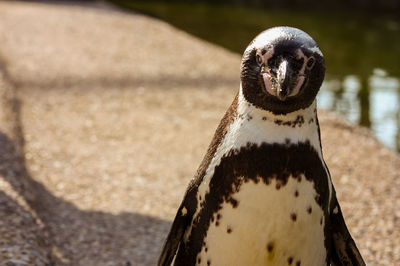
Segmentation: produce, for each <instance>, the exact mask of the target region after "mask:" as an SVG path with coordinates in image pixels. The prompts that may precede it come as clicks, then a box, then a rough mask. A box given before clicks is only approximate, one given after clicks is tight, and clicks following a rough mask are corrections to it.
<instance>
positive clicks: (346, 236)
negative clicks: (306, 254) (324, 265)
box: [330, 201, 365, 266]
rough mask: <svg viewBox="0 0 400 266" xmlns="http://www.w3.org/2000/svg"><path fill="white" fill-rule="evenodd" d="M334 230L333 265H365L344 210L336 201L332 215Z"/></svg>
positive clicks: (332, 228) (332, 227)
mask: <svg viewBox="0 0 400 266" xmlns="http://www.w3.org/2000/svg"><path fill="white" fill-rule="evenodd" d="M330 223H331V230H332V241H333V245H332V246H333V248H332V262H331V265H332V266H341V265H343V266H365V262H364V260H363V258H362V256H361V254H360V251H358V248H357V245H356V243H355V242H354V240H353V238H352V237H351V235H350V233H349V230H348V229H347V226H346V223H345V221H344V218H343V214H342V210H341V209H340V206H339V203H338V202H337V201H336V204H335V208H334V209H333V211H332V212H331V216H330Z"/></svg>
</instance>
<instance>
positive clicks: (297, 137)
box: [225, 87, 322, 158]
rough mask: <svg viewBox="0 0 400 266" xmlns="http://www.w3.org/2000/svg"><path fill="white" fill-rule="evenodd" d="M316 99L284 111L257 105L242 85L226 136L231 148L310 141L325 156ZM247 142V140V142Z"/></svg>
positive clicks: (294, 143)
mask: <svg viewBox="0 0 400 266" xmlns="http://www.w3.org/2000/svg"><path fill="white" fill-rule="evenodd" d="M316 108H317V107H316V100H314V102H313V103H312V104H311V105H310V106H308V107H307V108H305V109H300V110H296V111H294V112H291V113H287V114H284V115H276V114H273V113H272V112H270V111H266V110H263V109H260V108H257V107H256V106H254V105H253V104H251V103H250V102H248V101H247V100H246V99H245V97H244V95H243V92H242V87H240V90H239V95H238V104H237V116H236V119H235V121H234V122H233V123H232V124H231V126H230V128H229V130H228V134H227V136H226V138H228V139H225V140H226V141H228V142H231V144H232V145H233V147H232V148H235V149H238V148H240V147H243V146H246V145H248V144H257V145H261V144H262V143H267V144H283V145H296V144H299V143H308V144H309V145H310V146H311V147H312V148H313V149H314V150H315V151H316V152H317V153H318V154H319V155H320V157H321V158H322V151H321V141H320V135H319V125H318V118H317V110H316ZM245 142H247V143H245Z"/></svg>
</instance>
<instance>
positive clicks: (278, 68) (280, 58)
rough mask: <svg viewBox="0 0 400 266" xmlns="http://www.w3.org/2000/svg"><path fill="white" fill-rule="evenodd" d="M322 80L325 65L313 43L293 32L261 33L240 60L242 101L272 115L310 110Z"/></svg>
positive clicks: (302, 35)
mask: <svg viewBox="0 0 400 266" xmlns="http://www.w3.org/2000/svg"><path fill="white" fill-rule="evenodd" d="M324 76H325V61H324V57H323V55H322V53H321V51H320V49H319V48H318V45H317V43H316V42H315V41H314V40H313V39H312V38H311V37H310V36H309V35H308V34H307V33H305V32H304V31H302V30H299V29H296V28H291V27H275V28H271V29H268V30H266V31H263V32H262V33H260V34H259V35H258V36H257V37H256V38H255V39H254V40H253V41H252V42H251V43H250V44H249V46H248V47H247V48H246V50H245V52H244V54H243V57H242V62H241V77H240V78H241V83H242V90H243V95H244V97H245V98H246V100H247V101H249V102H250V103H252V104H253V105H255V106H256V107H257V108H261V109H264V110H268V111H271V112H273V113H274V114H286V113H290V112H293V111H296V110H299V109H304V108H306V107H308V106H310V105H311V104H312V102H313V101H314V99H315V97H316V95H317V93H318V90H319V88H320V87H321V84H322V81H323V80H324Z"/></svg>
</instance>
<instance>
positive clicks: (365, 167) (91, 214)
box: [0, 1, 400, 266]
mask: <svg viewBox="0 0 400 266" xmlns="http://www.w3.org/2000/svg"><path fill="white" fill-rule="evenodd" d="M0 43H1V46H0V62H1V63H2V66H3V67H2V68H1V69H2V73H3V74H2V75H3V76H1V77H2V79H0V94H1V96H2V97H1V101H0V103H1V106H0V108H1V111H2V114H1V116H0V122H1V123H2V125H1V126H0V147H1V149H2V150H5V151H6V152H4V153H3V154H2V156H0V167H2V168H1V169H3V171H0V202H2V203H1V207H0V221H1V223H2V224H4V223H5V226H3V225H2V224H0V265H7V264H5V263H3V262H4V261H6V260H8V261H9V260H10V259H15V260H16V259H19V260H23V261H25V262H27V263H28V265H52V264H53V265H73V266H75V265H77V266H79V265H82V266H83V265H85V266H86V265H89V266H90V265H93V266H102V265H126V266H127V265H154V264H155V261H156V260H157V257H158V254H159V252H160V248H161V245H162V242H163V240H164V238H165V237H166V234H167V232H168V229H169V226H170V223H171V220H172V219H173V217H174V215H175V211H176V208H177V206H178V204H179V203H180V201H181V199H182V196H183V193H184V190H185V188H186V185H187V183H188V182H189V180H190V178H191V177H192V176H193V174H194V173H195V171H196V168H197V166H198V165H199V163H200V161H201V159H202V156H203V155H204V153H205V150H206V148H207V146H208V144H209V142H210V140H211V137H212V134H213V132H214V130H215V128H216V126H217V124H218V122H219V119H220V118H221V117H222V115H223V113H224V112H225V110H226V108H227V107H228V106H229V104H230V102H231V101H232V100H233V96H234V94H235V91H236V90H237V88H238V77H239V76H238V75H239V61H240V57H239V56H238V55H236V54H233V53H230V52H228V51H226V50H224V49H222V48H220V47H216V46H214V45H211V44H209V43H206V42H204V41H202V40H199V39H196V38H194V37H193V36H190V35H188V34H187V33H185V32H182V31H179V30H177V29H175V28H173V27H171V26H170V25H168V24H166V23H164V22H161V21H158V20H155V19H152V18H149V17H146V16H142V15H138V14H128V13H126V12H120V11H118V10H114V9H107V8H94V7H91V6H85V7H79V6H71V5H52V4H46V3H32V2H29V3H28V2H16V1H3V2H0ZM320 117H321V128H322V138H323V146H324V149H323V150H324V154H325V159H326V161H327V164H328V166H329V167H330V170H331V173H332V176H333V179H334V180H333V181H334V183H335V186H336V190H337V192H338V197H339V200H340V202H341V205H342V208H343V212H344V214H345V216H346V220H347V223H348V225H349V227H350V230H351V232H352V234H353V236H354V238H355V239H356V241H357V243H358V245H359V248H360V250H361V253H362V254H363V255H364V257H365V259H366V261H367V263H368V264H369V265H395V264H396V262H397V263H398V262H399V261H400V211H399V206H400V190H399V188H400V179H399V172H400V171H399V170H400V158H399V156H398V155H396V154H394V153H393V152H391V151H389V150H388V149H387V148H385V147H383V146H382V145H381V144H380V143H378V142H377V141H376V140H375V139H374V138H373V137H372V135H371V133H370V132H369V131H368V130H366V129H363V128H358V127H354V126H352V125H349V124H347V123H345V122H343V121H341V120H339V119H338V118H336V116H335V115H333V114H332V113H329V112H323V111H321V112H320ZM7 149H8V150H9V151H10V152H8V150H7ZM4 154H11V155H12V156H3V155H4ZM3 165H4V166H3ZM4 169H5V170H4ZM10 173H11V174H10ZM3 202H4V204H3ZM4 206H6V207H4ZM7 206H9V207H7ZM4 228H12V230H11V231H12V232H15V233H14V234H11V233H7V232H8V231H7V230H5V229H4ZM14 228H15V229H14ZM21 235H24V236H27V237H21ZM8 247H13V249H12V252H13V253H12V252H11V251H10V250H11V249H7V248H8ZM3 250H7V252H6V253H4V252H3ZM3 253H4V254H5V255H4V254H3ZM17 255H18V256H19V257H17ZM23 255H25V257H22V258H20V257H21V256H23ZM7 256H8V257H7ZM13 256H14V257H13ZM1 263H3V264H1ZM17 265H18V264H17ZM21 265H25V264H21Z"/></svg>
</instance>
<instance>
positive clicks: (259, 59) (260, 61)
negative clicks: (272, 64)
mask: <svg viewBox="0 0 400 266" xmlns="http://www.w3.org/2000/svg"><path fill="white" fill-rule="evenodd" d="M256 59H257V63H258V64H259V65H261V63H262V58H261V56H260V55H259V54H258V55H257V56H256Z"/></svg>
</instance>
